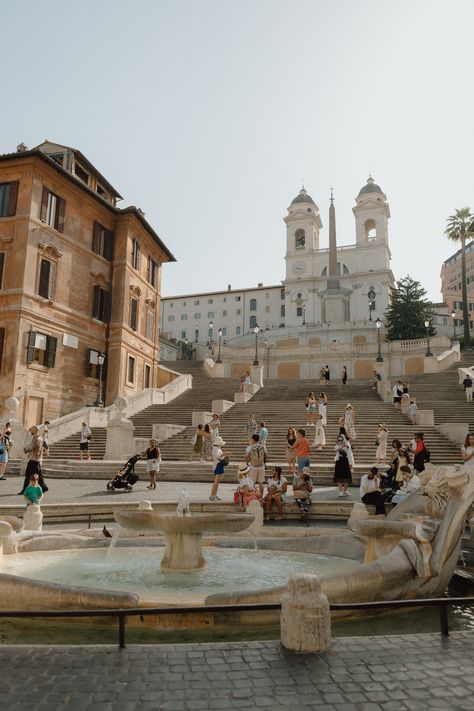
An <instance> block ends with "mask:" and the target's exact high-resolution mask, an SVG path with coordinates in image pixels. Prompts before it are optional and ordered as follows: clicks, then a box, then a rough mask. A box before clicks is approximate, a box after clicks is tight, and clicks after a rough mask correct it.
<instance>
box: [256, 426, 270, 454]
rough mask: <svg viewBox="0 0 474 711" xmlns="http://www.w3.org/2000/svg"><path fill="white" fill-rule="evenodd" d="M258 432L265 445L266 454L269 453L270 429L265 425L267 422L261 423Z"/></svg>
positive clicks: (262, 443) (261, 442) (261, 441)
mask: <svg viewBox="0 0 474 711" xmlns="http://www.w3.org/2000/svg"><path fill="white" fill-rule="evenodd" d="M258 434H259V437H260V444H261V445H262V446H263V448H264V450H265V454H267V439H268V429H267V427H266V426H265V422H261V423H260V429H259V430H258Z"/></svg>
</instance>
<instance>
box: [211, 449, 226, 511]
mask: <svg viewBox="0 0 474 711" xmlns="http://www.w3.org/2000/svg"><path fill="white" fill-rule="evenodd" d="M224 445H225V442H224V440H223V439H222V437H216V439H215V440H214V442H213V443H212V472H213V474H214V482H213V484H212V487H211V494H210V496H209V501H222V499H220V498H219V497H218V496H217V492H218V490H219V484H220V483H221V479H222V475H223V473H224V466H225V465H224V461H225V460H226V459H227V461H228V457H227V458H226V457H225V455H224V452H223V451H222V449H221V448H222V447H223V446H224Z"/></svg>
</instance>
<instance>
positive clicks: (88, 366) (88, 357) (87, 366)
mask: <svg viewBox="0 0 474 711" xmlns="http://www.w3.org/2000/svg"><path fill="white" fill-rule="evenodd" d="M91 350H92V349H91V348H86V362H85V371H86V378H90V377H91V370H92V364H91Z"/></svg>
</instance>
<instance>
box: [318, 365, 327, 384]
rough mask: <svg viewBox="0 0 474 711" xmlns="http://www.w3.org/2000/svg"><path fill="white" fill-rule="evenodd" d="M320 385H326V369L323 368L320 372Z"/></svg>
mask: <svg viewBox="0 0 474 711" xmlns="http://www.w3.org/2000/svg"><path fill="white" fill-rule="evenodd" d="M319 384H320V385H325V384H326V377H325V375H324V367H323V368H321V370H320V371H319Z"/></svg>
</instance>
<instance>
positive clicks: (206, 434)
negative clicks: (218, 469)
mask: <svg viewBox="0 0 474 711" xmlns="http://www.w3.org/2000/svg"><path fill="white" fill-rule="evenodd" d="M202 458H203V460H204V461H205V462H210V461H212V432H211V428H210V427H209V425H204V430H203V433H202Z"/></svg>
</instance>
